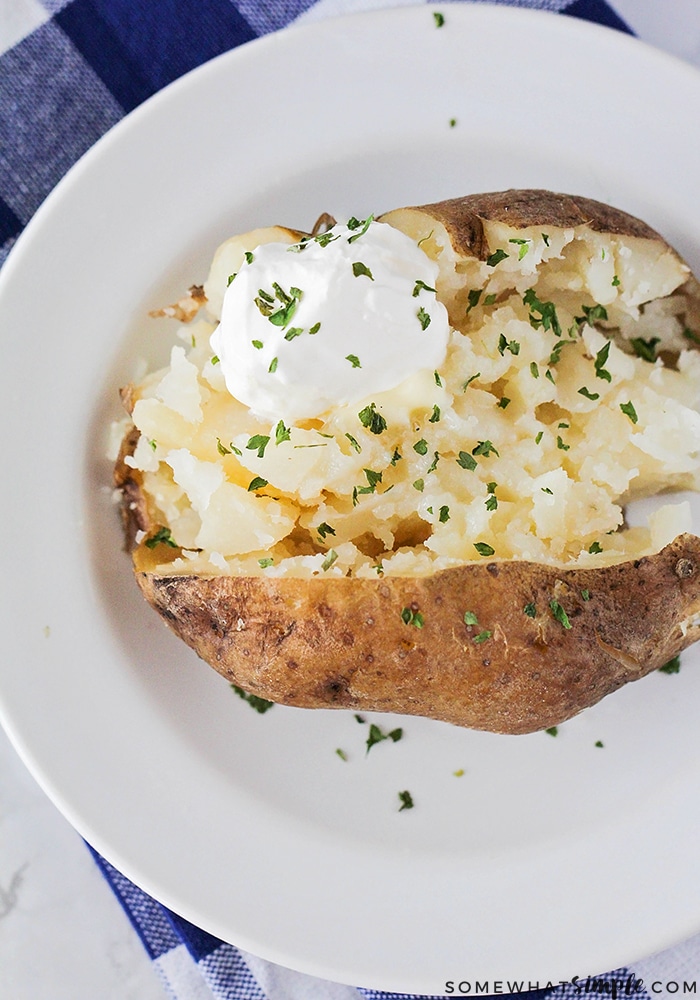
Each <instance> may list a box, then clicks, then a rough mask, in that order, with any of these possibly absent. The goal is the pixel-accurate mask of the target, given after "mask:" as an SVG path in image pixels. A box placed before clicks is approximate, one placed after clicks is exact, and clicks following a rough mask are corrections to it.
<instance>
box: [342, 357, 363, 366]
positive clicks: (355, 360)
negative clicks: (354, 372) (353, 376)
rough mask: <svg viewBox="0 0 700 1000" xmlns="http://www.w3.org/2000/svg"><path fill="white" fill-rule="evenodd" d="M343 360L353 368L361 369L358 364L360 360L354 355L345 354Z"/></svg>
mask: <svg viewBox="0 0 700 1000" xmlns="http://www.w3.org/2000/svg"><path fill="white" fill-rule="evenodd" d="M345 360H346V361H349V362H350V364H351V365H352V367H353V368H362V365H361V364H360V359H359V358H358V356H357V355H356V354H346V355H345Z"/></svg>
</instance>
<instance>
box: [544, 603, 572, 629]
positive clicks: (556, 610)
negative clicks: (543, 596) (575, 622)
mask: <svg viewBox="0 0 700 1000" xmlns="http://www.w3.org/2000/svg"><path fill="white" fill-rule="evenodd" d="M549 609H550V611H551V612H552V615H553V617H554V619H555V621H558V622H559V624H560V625H563V626H564V628H567V629H568V628H571V622H570V621H569V616H568V615H567V613H566V611H564V609H563V607H562V606H561V604H560V603H559V601H557V600H554V599H552V600H551V601H550V602H549Z"/></svg>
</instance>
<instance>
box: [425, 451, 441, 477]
mask: <svg viewBox="0 0 700 1000" xmlns="http://www.w3.org/2000/svg"><path fill="white" fill-rule="evenodd" d="M439 461H440V452H439V451H436V452H434V453H433V460H432V462H431V463H430V467H429V468H428V473H431V472H435V470H436V469H437V464H438V462H439Z"/></svg>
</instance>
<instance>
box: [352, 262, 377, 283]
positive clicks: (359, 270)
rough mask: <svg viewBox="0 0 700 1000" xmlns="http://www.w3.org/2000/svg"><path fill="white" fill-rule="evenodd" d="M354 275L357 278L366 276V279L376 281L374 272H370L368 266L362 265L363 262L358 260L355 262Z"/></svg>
mask: <svg viewBox="0 0 700 1000" xmlns="http://www.w3.org/2000/svg"><path fill="white" fill-rule="evenodd" d="M352 273H353V274H354V275H355V277H356V278H361V277H362V276H363V275H364V276H365V277H367V278H369V279H370V281H374V277H373V276H372V272H371V271H370V269H369V268H368V267H367V265H366V264H363V263H362V261H361V260H356V261H355V262H354V264H353V265H352Z"/></svg>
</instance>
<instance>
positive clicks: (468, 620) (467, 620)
mask: <svg viewBox="0 0 700 1000" xmlns="http://www.w3.org/2000/svg"><path fill="white" fill-rule="evenodd" d="M464 624H465V625H478V624H479V619H478V618H477V616H476V613H475V612H474V611H465V612H464Z"/></svg>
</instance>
